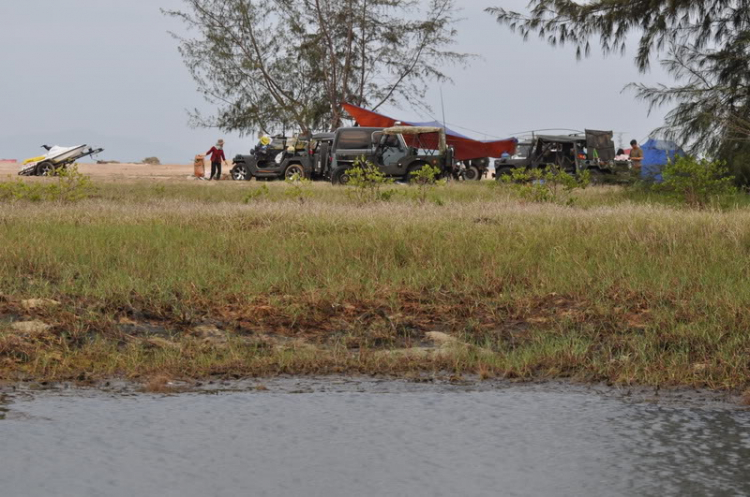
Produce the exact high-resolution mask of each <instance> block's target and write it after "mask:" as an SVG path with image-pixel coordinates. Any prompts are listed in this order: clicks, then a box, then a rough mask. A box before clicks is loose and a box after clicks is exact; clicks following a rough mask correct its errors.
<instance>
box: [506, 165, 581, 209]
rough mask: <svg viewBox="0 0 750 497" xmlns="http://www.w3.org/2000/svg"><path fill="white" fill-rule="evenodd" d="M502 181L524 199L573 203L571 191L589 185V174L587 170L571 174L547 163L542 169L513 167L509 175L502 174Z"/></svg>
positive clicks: (565, 203) (573, 198)
mask: <svg viewBox="0 0 750 497" xmlns="http://www.w3.org/2000/svg"><path fill="white" fill-rule="evenodd" d="M502 181H503V182H504V183H506V184H509V185H511V188H512V189H513V190H514V191H515V192H516V193H518V194H519V195H520V196H521V198H523V199H524V200H528V201H530V202H551V203H556V204H564V205H572V204H574V203H575V197H574V196H573V195H572V193H573V191H574V190H576V189H579V188H581V189H582V188H586V187H587V186H589V184H590V183H591V175H590V173H589V172H588V171H583V172H582V173H580V174H578V175H572V174H569V173H567V172H565V171H563V170H562V169H560V168H559V167H558V166H554V165H549V166H547V167H546V168H544V169H541V168H536V169H515V170H513V173H512V174H511V175H505V176H503V177H502Z"/></svg>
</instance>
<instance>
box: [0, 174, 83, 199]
mask: <svg viewBox="0 0 750 497" xmlns="http://www.w3.org/2000/svg"><path fill="white" fill-rule="evenodd" d="M55 176H56V177H57V182H55V183H42V182H33V183H29V182H26V181H24V180H22V179H21V178H18V179H16V180H15V181H6V182H2V183H0V201H3V200H4V201H17V200H25V201H29V202H43V201H48V202H49V201H58V202H78V201H79V200H85V199H87V198H90V197H92V196H93V195H94V194H95V193H96V187H95V186H94V184H93V183H92V181H91V178H89V177H88V176H86V175H84V174H81V173H80V172H78V167H77V166H73V167H71V168H68V169H66V168H60V169H57V170H56V171H55Z"/></svg>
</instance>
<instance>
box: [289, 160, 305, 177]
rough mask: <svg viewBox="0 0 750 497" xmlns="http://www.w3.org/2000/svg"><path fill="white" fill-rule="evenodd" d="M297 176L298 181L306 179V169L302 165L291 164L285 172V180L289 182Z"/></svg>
mask: <svg viewBox="0 0 750 497" xmlns="http://www.w3.org/2000/svg"><path fill="white" fill-rule="evenodd" d="M295 175H296V176H297V179H305V168H303V167H302V164H297V163H294V164H289V165H288V166H287V168H286V170H284V178H286V179H287V180H292V179H293V178H294V177H295Z"/></svg>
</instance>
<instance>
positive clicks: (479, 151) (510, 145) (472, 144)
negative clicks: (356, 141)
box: [342, 103, 518, 160]
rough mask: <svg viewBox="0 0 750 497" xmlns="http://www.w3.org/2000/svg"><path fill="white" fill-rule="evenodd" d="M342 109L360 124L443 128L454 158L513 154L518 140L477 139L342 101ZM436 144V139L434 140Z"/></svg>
mask: <svg viewBox="0 0 750 497" xmlns="http://www.w3.org/2000/svg"><path fill="white" fill-rule="evenodd" d="M342 105H343V107H344V109H345V110H346V111H347V112H348V113H349V115H350V116H352V118H353V119H354V120H355V121H356V122H357V124H359V125H360V126H367V127H370V126H371V127H381V128H390V127H391V126H395V125H396V123H400V124H401V125H403V126H429V127H438V128H443V129H445V134H446V137H447V140H448V145H450V146H451V147H453V149H454V150H455V157H456V160H470V159H480V158H484V157H500V156H502V154H503V153H505V152H507V153H508V154H511V155H512V154H514V153H515V151H516V144H517V143H518V140H516V139H515V138H510V139H508V140H494V141H479V140H472V139H471V138H469V137H467V136H464V135H462V134H461V133H458V132H456V131H453V130H451V129H449V128H445V127H444V126H443V125H442V124H441V123H439V122H436V121H431V122H425V123H422V122H406V121H397V120H396V119H393V118H392V117H388V116H385V115H383V114H378V113H377V112H372V111H370V110H367V109H363V108H362V107H357V106H356V105H352V104H348V103H344V104H342ZM434 145H435V146H437V140H436V141H435V144H434Z"/></svg>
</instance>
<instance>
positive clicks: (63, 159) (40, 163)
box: [18, 145, 104, 176]
mask: <svg viewBox="0 0 750 497" xmlns="http://www.w3.org/2000/svg"><path fill="white" fill-rule="evenodd" d="M86 147H88V145H77V146H75V147H61V146H59V145H55V146H52V147H50V146H49V145H42V148H44V149H45V150H46V151H47V153H46V154H44V155H41V156H39V157H32V158H31V159H26V160H25V161H23V163H22V164H21V170H20V171H19V172H18V174H19V176H51V175H53V174H54V173H55V171H56V170H58V169H61V168H65V167H68V166H69V165H71V164H73V163H75V162H76V161H77V160H79V159H82V158H84V157H87V156H90V155H95V154H98V153H100V152H103V151H104V149H103V148H97V149H94V148H91V147H89V148H86Z"/></svg>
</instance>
